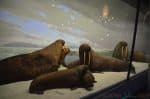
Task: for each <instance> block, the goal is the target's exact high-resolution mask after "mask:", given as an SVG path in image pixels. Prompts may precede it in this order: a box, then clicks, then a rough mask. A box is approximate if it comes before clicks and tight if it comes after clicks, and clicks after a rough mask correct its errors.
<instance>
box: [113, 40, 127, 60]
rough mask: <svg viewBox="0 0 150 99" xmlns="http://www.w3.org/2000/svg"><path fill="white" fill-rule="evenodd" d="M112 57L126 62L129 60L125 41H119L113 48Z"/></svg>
mask: <svg viewBox="0 0 150 99" xmlns="http://www.w3.org/2000/svg"><path fill="white" fill-rule="evenodd" d="M112 57H114V58H117V59H120V60H123V61H128V60H129V52H128V43H127V42H125V41H120V42H119V43H118V44H117V45H116V47H115V48H114V51H113V54H112Z"/></svg>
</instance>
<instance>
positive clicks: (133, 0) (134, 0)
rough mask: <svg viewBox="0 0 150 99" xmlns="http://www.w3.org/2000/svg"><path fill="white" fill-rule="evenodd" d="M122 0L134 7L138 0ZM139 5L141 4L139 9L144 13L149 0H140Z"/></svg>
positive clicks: (148, 7) (149, 3) (147, 8)
mask: <svg viewBox="0 0 150 99" xmlns="http://www.w3.org/2000/svg"><path fill="white" fill-rule="evenodd" d="M122 1H124V2H126V3H128V4H129V5H131V6H133V7H135V8H136V5H137V2H138V0H122ZM140 6H141V8H140V10H141V11H142V12H143V13H146V12H147V11H148V10H150V0H141V1H140Z"/></svg>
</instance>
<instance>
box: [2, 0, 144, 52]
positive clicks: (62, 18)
mask: <svg viewBox="0 0 150 99" xmlns="http://www.w3.org/2000/svg"><path fill="white" fill-rule="evenodd" d="M120 8H121V9H120ZM104 14H105V15H104ZM106 14H107V15H106ZM134 17H135V9H134V8H132V7H130V6H129V5H128V4H126V3H124V2H122V1H120V0H115V1H113V2H112V0H87V1H85V0H1V1H0V30H1V32H0V41H1V42H0V44H1V45H2V44H5V43H9V42H26V43H32V44H38V45H42V46H46V45H48V44H50V43H51V42H53V41H55V40H56V39H64V40H65V41H66V42H67V44H68V45H69V46H71V47H78V46H79V45H80V44H82V43H89V44H90V45H91V46H93V47H94V48H100V49H113V48H114V46H115V44H116V43H117V42H119V41H121V40H125V41H127V42H129V43H130V42H131V39H132V33H133V27H134ZM141 45H143V43H141Z"/></svg>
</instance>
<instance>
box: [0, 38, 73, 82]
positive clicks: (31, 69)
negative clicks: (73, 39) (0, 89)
mask: <svg viewBox="0 0 150 99" xmlns="http://www.w3.org/2000/svg"><path fill="white" fill-rule="evenodd" d="M69 51H70V50H69V48H66V47H65V42H64V40H57V41H55V42H54V43H52V44H50V45H49V46H47V47H46V48H43V49H41V50H38V51H35V52H32V53H28V54H24V55H17V56H13V57H9V58H7V59H4V60H1V61H0V84H7V83H11V82H16V81H25V80H30V79H34V78H35V77H37V76H39V75H41V74H44V73H47V72H53V71H57V70H58V68H59V65H60V64H62V63H63V60H64V57H65V56H66V54H68V53H69Z"/></svg>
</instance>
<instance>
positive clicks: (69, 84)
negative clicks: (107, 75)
mask: <svg viewBox="0 0 150 99" xmlns="http://www.w3.org/2000/svg"><path fill="white" fill-rule="evenodd" d="M95 82H96V81H95V78H94V76H93V75H92V73H91V72H90V71H89V70H88V67H87V66H86V65H80V66H78V67H76V68H72V69H66V70H60V71H56V72H51V73H47V74H44V75H41V76H39V77H37V78H36V79H34V80H33V81H32V82H31V84H30V87H29V92H30V93H34V94H43V93H44V91H45V90H48V89H56V88H71V89H75V88H85V89H87V90H89V89H90V88H92V87H93V83H95Z"/></svg>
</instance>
